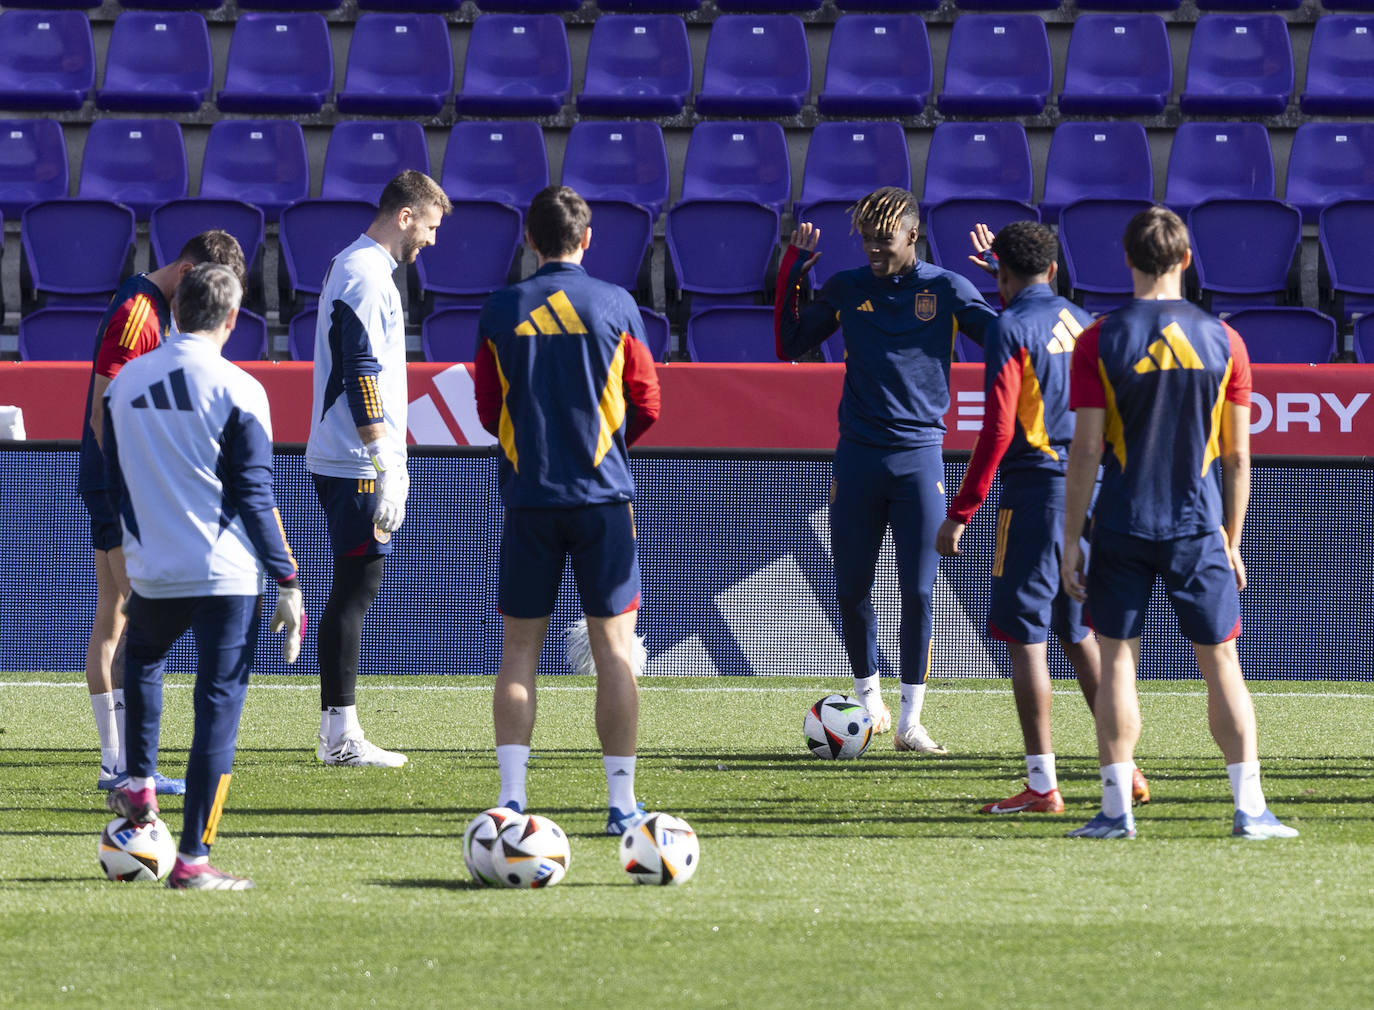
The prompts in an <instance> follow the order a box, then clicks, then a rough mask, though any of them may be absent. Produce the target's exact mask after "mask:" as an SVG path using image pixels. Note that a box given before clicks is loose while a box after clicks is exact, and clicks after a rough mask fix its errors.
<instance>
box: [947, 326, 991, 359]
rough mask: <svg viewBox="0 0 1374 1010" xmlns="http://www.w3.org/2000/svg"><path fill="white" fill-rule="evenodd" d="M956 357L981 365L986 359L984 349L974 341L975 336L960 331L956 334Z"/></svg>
mask: <svg viewBox="0 0 1374 1010" xmlns="http://www.w3.org/2000/svg"><path fill="white" fill-rule="evenodd" d="M954 358H955V360H956V361H965V362H971V363H973V364H975V365H980V364H982V363H983V361H984V358H985V356H984V354H983V349H982V348H981V347H979V346H978V345H977V344H976V343H974V341H973V338H972V337H970V336H969V335H968V334H967V333H963V332H959V333H956V334H955V335H954Z"/></svg>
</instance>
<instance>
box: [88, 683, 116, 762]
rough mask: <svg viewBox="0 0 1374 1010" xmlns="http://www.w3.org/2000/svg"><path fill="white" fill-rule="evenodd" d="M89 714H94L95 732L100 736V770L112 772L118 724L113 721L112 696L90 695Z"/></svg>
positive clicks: (108, 694) (107, 694) (106, 694)
mask: <svg viewBox="0 0 1374 1010" xmlns="http://www.w3.org/2000/svg"><path fill="white" fill-rule="evenodd" d="M91 715H93V716H95V732H96V735H97V736H98V737H100V770H101V772H102V773H104V772H109V773H110V774H111V775H113V774H114V770H115V765H116V764H117V763H118V761H119V725H118V723H116V722H115V710H114V697H113V695H111V694H110V693H109V692H108V691H107V692H106V693H105V694H93V695H91Z"/></svg>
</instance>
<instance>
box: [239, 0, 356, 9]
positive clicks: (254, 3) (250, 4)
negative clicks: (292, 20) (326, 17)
mask: <svg viewBox="0 0 1374 1010" xmlns="http://www.w3.org/2000/svg"><path fill="white" fill-rule="evenodd" d="M342 3H343V0H238V7H239V10H241V11H333V10H338V9H339V6H340V5H341V4H342Z"/></svg>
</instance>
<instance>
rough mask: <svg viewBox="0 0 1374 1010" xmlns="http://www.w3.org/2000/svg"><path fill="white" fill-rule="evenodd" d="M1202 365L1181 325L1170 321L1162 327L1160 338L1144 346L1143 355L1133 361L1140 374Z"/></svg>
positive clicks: (1197, 367) (1198, 367) (1195, 367)
mask: <svg viewBox="0 0 1374 1010" xmlns="http://www.w3.org/2000/svg"><path fill="white" fill-rule="evenodd" d="M1204 367H1205V366H1204V365H1203V364H1202V359H1201V358H1199V357H1198V354H1197V351H1195V350H1193V345H1192V344H1190V343H1189V342H1188V338H1187V336H1186V335H1185V334H1184V332H1183V327H1181V326H1179V325H1178V323H1170V324H1169V325H1168V326H1166V327H1164V331H1163V333H1162V335H1161V336H1160V339H1158V340H1156V341H1155V342H1154V343H1153V344H1151V345H1150V346H1149V347H1148V348H1146V350H1145V357H1143V358H1141V359H1140V360H1139V361H1137V362H1136V363H1135V370H1136V372H1137V373H1139V374H1140V375H1146V374H1148V373H1150V372H1167V371H1170V370H1171V369H1175V368H1191V369H1198V370H1201V369H1202V368H1204Z"/></svg>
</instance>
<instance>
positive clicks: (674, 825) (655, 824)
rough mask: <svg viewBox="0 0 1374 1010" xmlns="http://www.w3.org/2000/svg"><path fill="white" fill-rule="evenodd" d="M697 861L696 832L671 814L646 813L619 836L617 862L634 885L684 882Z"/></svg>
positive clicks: (695, 866)
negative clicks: (618, 858)
mask: <svg viewBox="0 0 1374 1010" xmlns="http://www.w3.org/2000/svg"><path fill="white" fill-rule="evenodd" d="M700 862H701V844H700V843H699V842H698V841H697V833H696V832H695V831H693V830H692V826H691V825H690V824H688V823H687V822H686V821H684V820H683V819H682V818H681V817H674V816H673V815H672V814H661V813H652V814H645V815H644V816H643V817H642V818H640V819H639V820H638V821H636V822H635V825H634V827H632V828H630V830H628V831H626V832H625V834H623V835H621V836H620V865H621V866H623V867H625V872H626V873H628V874H629V875H630V878H631V879H632V880H633V881H634V882H635V883H636V884H685V883H686V882H687V881H689V880H691V879H692V874H694V873H696V872H697V864H698V863H700Z"/></svg>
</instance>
